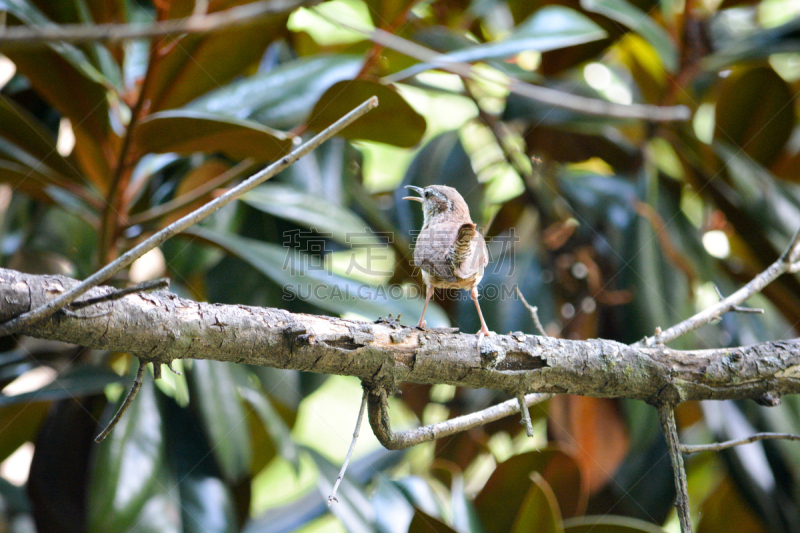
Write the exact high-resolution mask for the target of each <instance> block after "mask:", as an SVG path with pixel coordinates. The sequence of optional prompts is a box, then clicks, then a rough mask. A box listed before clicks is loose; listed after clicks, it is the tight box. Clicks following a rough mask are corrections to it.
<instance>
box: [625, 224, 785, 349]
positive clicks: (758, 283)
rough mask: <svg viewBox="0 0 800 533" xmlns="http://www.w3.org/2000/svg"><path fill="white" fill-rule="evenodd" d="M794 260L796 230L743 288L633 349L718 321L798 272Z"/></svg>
mask: <svg viewBox="0 0 800 533" xmlns="http://www.w3.org/2000/svg"><path fill="white" fill-rule="evenodd" d="M798 260H800V230H798V232H797V233H795V235H794V237H793V238H792V241H791V243H790V244H789V246H788V247H787V248H786V249H785V250H784V251H783V253H782V254H781V256H780V257H779V258H778V259H777V260H776V261H775V262H774V263H772V264H771V265H770V266H768V267H767V268H766V270H764V271H763V272H761V273H760V274H759V275H757V276H756V277H754V278H753V279H752V280H750V282H749V283H748V284H747V285H745V286H744V287H742V288H741V289H739V290H738V291H736V292H734V293H733V294H731V295H730V296H728V297H727V298H724V299H723V300H721V301H720V302H719V303H717V304H716V305H712V306H711V307H709V308H708V309H705V310H703V311H700V312H699V313H697V314H695V315H694V316H691V317H689V318H687V319H686V320H684V321H683V322H680V323H678V324H675V325H674V326H672V327H671V328H669V329H667V330H665V331H663V332H661V333H660V334H658V335H654V336H652V337H647V338H645V339H643V340H642V341H640V342H638V343H637V344H636V345H644V346H652V345H654V344H664V343H667V342H669V341H672V340H675V339H677V338H678V337H680V336H682V335H686V334H687V333H689V332H690V331H694V330H695V329H697V328H699V327H700V326H703V325H705V324H708V323H709V322H712V321H713V320H716V319H719V318H721V317H722V315H724V314H725V313H728V312H730V311H733V310H734V308H735V307H737V306H739V305H740V304H742V303H744V302H745V301H746V300H747V299H748V298H750V297H751V296H753V295H754V294H756V293H758V292H761V291H762V290H763V289H764V287H766V286H767V285H769V284H770V283H772V282H773V281H775V280H776V279H777V278H778V277H779V276H780V275H781V274H784V273H786V272H796V271H798V270H800V263H799V262H798Z"/></svg>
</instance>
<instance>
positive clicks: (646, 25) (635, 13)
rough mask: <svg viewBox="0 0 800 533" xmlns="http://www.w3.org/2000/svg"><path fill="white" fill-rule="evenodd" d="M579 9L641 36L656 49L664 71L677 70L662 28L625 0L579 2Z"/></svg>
mask: <svg viewBox="0 0 800 533" xmlns="http://www.w3.org/2000/svg"><path fill="white" fill-rule="evenodd" d="M581 7H582V8H584V9H585V10H587V11H591V12H593V13H599V14H601V15H604V16H606V17H608V18H610V19H611V20H614V21H617V22H619V23H620V24H622V25H623V26H626V27H628V28H630V29H631V30H633V31H635V32H636V33H638V34H639V35H641V36H642V37H643V38H644V39H645V40H646V41H647V42H648V43H650V45H651V46H652V47H653V48H655V49H656V51H657V52H658V56H659V57H660V58H661V63H662V64H663V65H664V69H665V70H667V71H668V72H677V70H678V51H677V50H676V48H675V45H674V44H673V43H672V39H671V38H670V36H669V34H668V33H667V32H666V30H665V29H664V28H662V27H661V26H659V25H658V24H657V23H656V21H655V20H653V18H651V17H650V16H648V14H647V13H645V12H644V11H642V10H641V9H639V8H638V7H636V6H634V5H633V4H631V3H629V2H627V1H626V0H581Z"/></svg>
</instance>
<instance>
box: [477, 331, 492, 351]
mask: <svg viewBox="0 0 800 533" xmlns="http://www.w3.org/2000/svg"><path fill="white" fill-rule="evenodd" d="M492 335H494V332H493V331H489V330H488V329H486V328H481V330H480V331H479V332H478V357H480V356H481V342H482V341H483V338H484V337H490V336H492Z"/></svg>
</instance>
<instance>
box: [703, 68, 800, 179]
mask: <svg viewBox="0 0 800 533" xmlns="http://www.w3.org/2000/svg"><path fill="white" fill-rule="evenodd" d="M793 100H794V93H793V91H792V89H791V88H790V87H789V85H788V84H787V83H786V81H784V80H783V78H781V77H780V76H778V74H777V73H775V71H774V70H772V68H770V67H768V66H764V67H755V68H748V69H742V70H739V69H737V70H736V71H734V72H733V73H732V74H731V75H730V76H728V78H726V79H725V80H723V81H722V84H721V87H720V90H719V97H718V99H717V107H716V113H715V120H716V126H715V131H714V137H715V138H716V139H718V140H721V141H724V142H726V143H733V144H735V145H737V147H739V148H741V149H742V150H743V151H744V152H745V153H746V154H748V155H749V156H750V157H752V158H753V159H755V160H756V161H758V162H759V163H761V164H762V165H769V164H770V163H771V162H772V161H773V160H774V159H775V157H776V156H777V155H778V154H779V153H780V151H781V149H782V148H783V146H784V145H785V144H786V142H787V141H788V140H789V137H790V136H791V135H792V130H793V129H794V124H795V113H794V107H793V104H792V102H793Z"/></svg>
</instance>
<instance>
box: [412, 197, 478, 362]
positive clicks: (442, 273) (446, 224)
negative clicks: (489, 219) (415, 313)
mask: <svg viewBox="0 0 800 533" xmlns="http://www.w3.org/2000/svg"><path fill="white" fill-rule="evenodd" d="M406 188H407V189H413V190H414V191H415V192H416V193H418V194H419V195H420V197H416V196H406V197H404V198H403V200H414V201H417V202H420V203H421V204H422V214H423V217H424V222H423V223H422V230H421V231H420V233H419V236H418V237H417V242H416V245H415V247H414V265H415V266H418V267H420V269H422V279H423V281H424V282H425V286H426V289H427V294H426V295H425V306H424V307H423V308H422V316H421V317H420V318H419V324H417V327H419V328H424V327H425V310H426V309H427V308H428V302H429V301H430V299H431V296H433V289H434V288H440V289H467V290H469V291H470V295H471V296H472V300H473V301H474V302H475V307H476V308H477V309H478V316H479V317H480V319H481V330H480V331H479V332H478V352H479V353H480V344H481V339H482V338H483V336H484V335H490V334H491V332H490V331H489V328H487V327H486V322H485V321H484V320H483V313H481V306H480V304H479V303H478V283H479V282H480V280H481V278H482V277H483V269H484V267H485V266H486V264H487V263H488V262H489V253H488V250H487V249H486V242H485V241H484V240H483V235H481V233H480V232H479V231H478V230H477V229H476V227H475V223H474V222H472V218H470V216H469V207H467V203H466V202H465V201H464V198H462V197H461V195H460V194H458V191H457V190H455V189H454V188H452V187H447V186H445V185H431V186H429V187H425V188H424V189H423V188H422V187H415V186H413V185H406Z"/></svg>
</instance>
